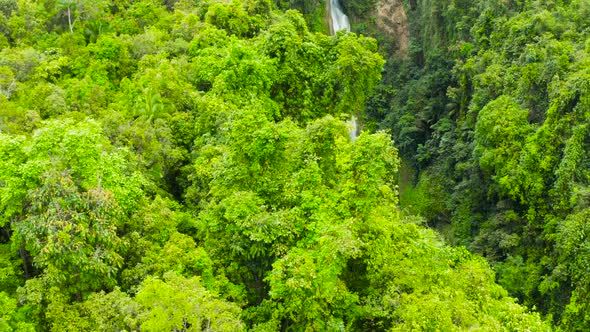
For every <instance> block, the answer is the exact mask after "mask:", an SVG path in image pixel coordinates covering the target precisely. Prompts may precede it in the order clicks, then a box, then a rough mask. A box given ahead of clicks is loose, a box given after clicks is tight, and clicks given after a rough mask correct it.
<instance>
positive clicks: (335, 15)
mask: <svg viewBox="0 0 590 332" xmlns="http://www.w3.org/2000/svg"><path fill="white" fill-rule="evenodd" d="M330 16H331V17H332V31H333V32H334V34H336V32H338V31H340V30H345V31H346V32H349V31H350V22H349V21H348V16H346V15H344V12H343V11H342V7H341V6H340V2H338V0H330Z"/></svg>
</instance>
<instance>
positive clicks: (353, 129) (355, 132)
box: [348, 115, 358, 142]
mask: <svg viewBox="0 0 590 332" xmlns="http://www.w3.org/2000/svg"><path fill="white" fill-rule="evenodd" d="M350 126H351V128H350V131H349V132H348V135H350V140H351V141H353V142H354V140H356V138H357V136H358V128H357V124H356V116H354V115H353V116H352V117H351V118H350Z"/></svg>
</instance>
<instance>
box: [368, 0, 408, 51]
mask: <svg viewBox="0 0 590 332" xmlns="http://www.w3.org/2000/svg"><path fill="white" fill-rule="evenodd" d="M376 17H377V20H376V23H377V27H378V28H379V30H381V31H382V32H383V33H384V34H386V35H387V36H388V37H391V38H392V39H395V41H396V43H397V49H398V52H399V54H400V55H406V54H407V51H408V47H409V46H410V30H409V25H408V16H407V15H406V10H405V8H404V4H403V2H402V0H380V1H379V3H378V4H377V12H376Z"/></svg>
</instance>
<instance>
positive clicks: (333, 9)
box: [330, 0, 358, 142]
mask: <svg viewBox="0 0 590 332" xmlns="http://www.w3.org/2000/svg"><path fill="white" fill-rule="evenodd" d="M330 17H331V19H332V33H333V34H336V33H337V32H338V31H342V30H344V31H346V32H350V21H349V20H348V16H346V15H345V14H344V11H342V6H340V2H338V0H330ZM350 127H351V128H350V131H349V132H348V134H349V135H350V140H351V141H353V142H354V140H355V139H356V138H357V137H358V124H357V121H356V117H355V116H354V115H353V116H351V117H350Z"/></svg>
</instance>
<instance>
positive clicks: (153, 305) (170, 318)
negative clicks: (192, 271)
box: [136, 273, 243, 331]
mask: <svg viewBox="0 0 590 332" xmlns="http://www.w3.org/2000/svg"><path fill="white" fill-rule="evenodd" d="M136 299H137V302H138V303H139V304H140V305H141V306H142V307H143V308H145V309H144V310H145V311H144V312H143V313H142V314H141V316H140V319H141V320H142V321H143V323H142V324H141V329H142V330H145V331H168V330H176V329H183V330H186V331H241V330H243V324H242V322H241V321H240V319H239V314H240V308H239V307H238V306H236V305H235V304H233V303H228V302H225V301H223V300H219V299H216V298H215V294H212V293H210V292H208V291H207V290H206V289H205V288H203V286H201V285H200V284H199V280H198V279H197V278H190V279H185V278H182V277H179V276H177V275H175V274H174V273H168V274H166V275H165V276H164V281H162V280H159V279H148V280H146V281H145V282H144V283H143V284H142V287H141V289H140V290H139V292H138V293H137V297H136Z"/></svg>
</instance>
